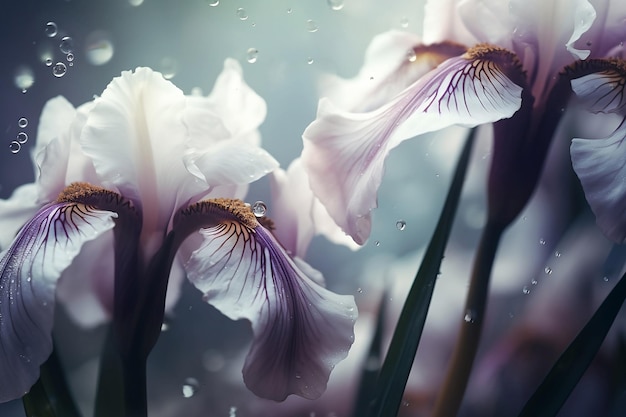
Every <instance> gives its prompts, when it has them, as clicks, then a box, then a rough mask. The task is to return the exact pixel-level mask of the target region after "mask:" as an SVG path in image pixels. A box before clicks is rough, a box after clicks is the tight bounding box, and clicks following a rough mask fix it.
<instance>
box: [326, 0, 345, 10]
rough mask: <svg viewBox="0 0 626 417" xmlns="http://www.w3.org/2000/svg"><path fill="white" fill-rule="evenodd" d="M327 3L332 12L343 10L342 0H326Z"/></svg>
mask: <svg viewBox="0 0 626 417" xmlns="http://www.w3.org/2000/svg"><path fill="white" fill-rule="evenodd" d="M327 2H328V5H329V6H330V8H331V9H332V10H341V9H343V0H327Z"/></svg>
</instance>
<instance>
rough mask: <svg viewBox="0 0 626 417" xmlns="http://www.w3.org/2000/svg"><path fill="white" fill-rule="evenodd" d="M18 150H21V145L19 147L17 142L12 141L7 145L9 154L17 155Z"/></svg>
mask: <svg viewBox="0 0 626 417" xmlns="http://www.w3.org/2000/svg"><path fill="white" fill-rule="evenodd" d="M20 149H22V145H20V143H19V142H18V141H15V140H14V141H13V142H11V143H9V150H10V151H11V153H18V152H19V151H20Z"/></svg>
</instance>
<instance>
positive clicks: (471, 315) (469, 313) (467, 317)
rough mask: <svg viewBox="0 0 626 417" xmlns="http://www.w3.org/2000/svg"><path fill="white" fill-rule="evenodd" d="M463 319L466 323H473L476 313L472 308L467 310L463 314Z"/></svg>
mask: <svg viewBox="0 0 626 417" xmlns="http://www.w3.org/2000/svg"><path fill="white" fill-rule="evenodd" d="M463 320H464V321H465V322H466V323H474V320H476V314H475V313H474V312H473V311H472V310H467V311H466V312H465V316H463Z"/></svg>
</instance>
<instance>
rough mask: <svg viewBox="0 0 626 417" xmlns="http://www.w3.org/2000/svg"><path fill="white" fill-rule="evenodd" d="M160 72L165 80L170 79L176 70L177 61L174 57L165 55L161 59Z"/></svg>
mask: <svg viewBox="0 0 626 417" xmlns="http://www.w3.org/2000/svg"><path fill="white" fill-rule="evenodd" d="M160 70H161V74H163V78H165V79H166V80H171V79H172V78H174V76H175V75H176V72H178V62H177V61H176V60H175V59H174V58H170V57H165V58H163V59H162V60H161V67H160Z"/></svg>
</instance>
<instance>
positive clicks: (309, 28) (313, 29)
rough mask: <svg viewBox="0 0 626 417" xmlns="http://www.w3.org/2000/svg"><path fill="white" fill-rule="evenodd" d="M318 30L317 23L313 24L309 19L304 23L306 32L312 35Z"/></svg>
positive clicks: (313, 21)
mask: <svg viewBox="0 0 626 417" xmlns="http://www.w3.org/2000/svg"><path fill="white" fill-rule="evenodd" d="M318 29H319V28H318V27H317V23H315V20H312V19H309V20H307V21H306V30H307V31H308V32H311V33H314V32H317V30H318Z"/></svg>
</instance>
